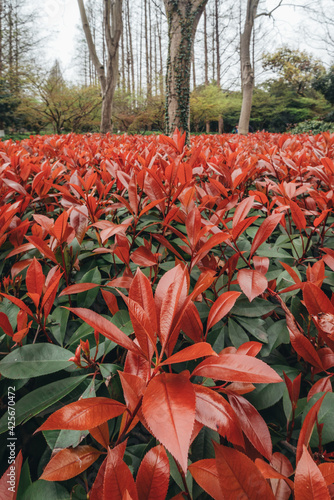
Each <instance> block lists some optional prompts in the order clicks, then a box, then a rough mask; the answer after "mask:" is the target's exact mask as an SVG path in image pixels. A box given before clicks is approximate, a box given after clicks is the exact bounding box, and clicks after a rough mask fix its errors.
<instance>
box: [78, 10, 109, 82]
mask: <svg viewBox="0 0 334 500" xmlns="http://www.w3.org/2000/svg"><path fill="white" fill-rule="evenodd" d="M78 6H79V10H80V16H81V21H82V27H83V30H84V33H85V37H86V41H87V45H88V50H89V54H90V57H91V59H92V62H93V64H94V66H95V69H96V72H97V74H98V75H99V77H101V76H104V67H103V64H101V62H100V60H99V58H98V55H97V53H96V47H95V44H94V41H93V37H92V33H91V30H90V26H89V22H88V19H87V14H86V9H85V5H84V2H83V0H78Z"/></svg>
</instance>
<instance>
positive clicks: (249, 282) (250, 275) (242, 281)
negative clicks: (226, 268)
mask: <svg viewBox="0 0 334 500" xmlns="http://www.w3.org/2000/svg"><path fill="white" fill-rule="evenodd" d="M237 280H238V284H239V286H240V288H241V290H242V291H243V292H244V294H245V295H246V296H247V297H248V299H249V301H250V302H252V300H253V299H255V297H258V296H259V295H261V293H263V292H264V291H265V290H266V288H267V286H268V281H267V278H266V277H265V276H264V275H263V274H261V273H260V272H259V271H254V270H253V269H241V270H240V271H239V272H238V277H237Z"/></svg>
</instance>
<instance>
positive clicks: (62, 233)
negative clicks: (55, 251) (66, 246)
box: [52, 211, 74, 245]
mask: <svg viewBox="0 0 334 500" xmlns="http://www.w3.org/2000/svg"><path fill="white" fill-rule="evenodd" d="M67 221H68V213H67V212H66V211H64V212H63V213H61V214H60V215H59V217H58V218H57V219H56V220H55V223H54V226H53V228H52V232H53V234H54V236H55V237H56V238H57V240H58V241H59V244H60V245H61V244H62V243H64V242H65V241H66V240H67V238H68V237H69V236H70V234H71V233H72V232H74V230H73V228H72V227H71V226H69V225H68V222H67Z"/></svg>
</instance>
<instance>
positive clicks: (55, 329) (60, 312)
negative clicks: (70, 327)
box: [48, 307, 70, 345]
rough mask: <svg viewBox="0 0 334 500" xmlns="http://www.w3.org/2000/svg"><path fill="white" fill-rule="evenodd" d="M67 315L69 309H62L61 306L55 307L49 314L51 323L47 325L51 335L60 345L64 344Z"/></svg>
mask: <svg viewBox="0 0 334 500" xmlns="http://www.w3.org/2000/svg"><path fill="white" fill-rule="evenodd" d="M69 315H70V311H69V310H68V309H64V308H63V307H56V309H55V310H54V311H53V312H52V314H51V316H49V317H50V319H51V321H52V324H51V325H48V327H49V329H50V331H51V333H52V335H53V336H54V338H55V339H56V341H57V342H58V344H60V345H63V344H64V338H65V334H66V327H67V322H68V318H69Z"/></svg>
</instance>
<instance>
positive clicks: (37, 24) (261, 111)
mask: <svg viewBox="0 0 334 500" xmlns="http://www.w3.org/2000/svg"><path fill="white" fill-rule="evenodd" d="M287 3H289V4H290V5H291V2H285V1H284V0H283V1H279V0H277V2H272V1H269V0H268V1H260V2H259V6H258V10H257V15H256V17H255V22H254V29H253V32H252V39H251V47H250V49H251V60H252V67H253V69H254V77H255V87H254V93H253V104H252V113H251V119H250V131H255V130H263V129H264V130H267V131H270V132H285V131H289V132H291V131H292V132H303V131H309V130H313V131H314V132H318V131H321V130H328V129H329V130H332V129H333V127H334V112H333V104H334V69H333V57H334V39H333V32H334V16H333V13H332V11H331V9H330V2H328V1H327V0H322V1H320V2H317V5H316V7H315V6H314V2H300V1H298V0H297V1H295V2H293V5H294V7H295V9H294V11H293V12H295V17H296V19H295V23H294V20H290V22H292V24H293V25H294V24H295V26H296V35H295V39H294V41H293V43H291V37H290V40H289V39H288V38H287V37H286V36H285V35H286V34H285V31H284V30H285V28H284V25H282V23H279V21H278V14H279V11H280V9H282V8H283V7H284V5H285V4H287ZM28 4H29V5H28ZM54 4H56V7H57V8H60V9H61V8H62V5H63V4H64V2H62V1H61V0H59V1H58V2H51V3H50V2H49V3H47V4H46V8H49V10H50V9H51V10H50V12H52V9H54V8H55V5H54ZM246 5H247V2H246V1H244V2H243V1H240V2H237V3H236V2H233V1H231V0H226V1H224V2H223V1H222V0H209V2H208V3H207V5H206V8H205V11H204V13H203V15H202V17H201V19H200V22H199V25H198V29H197V32H196V36H195V43H194V50H193V54H192V64H191V78H190V80H191V94H190V130H191V132H197V133H202V132H204V131H205V132H207V133H209V132H211V133H212V132H218V131H220V132H221V131H224V132H231V131H233V130H234V129H235V125H236V124H237V123H238V121H239V116H240V109H241V104H242V93H241V71H240V34H241V32H242V29H243V26H244V18H245V15H246ZM36 6H37V7H36ZM85 7H86V13H87V17H88V21H89V25H90V29H91V33H92V37H93V40H94V43H95V46H96V51H97V55H98V57H99V59H100V61H101V62H102V64H103V65H106V58H107V50H106V46H105V40H104V36H103V35H104V30H103V2H102V1H98V2H96V1H95V2H93V1H91V0H89V1H86V2H85ZM122 17H123V29H122V34H121V38H120V43H119V71H118V78H117V87H116V91H115V97H114V104H113V112H112V124H113V131H114V132H127V133H144V132H151V131H156V132H158V133H160V132H162V131H164V130H165V101H166V63H167V51H168V26H167V18H166V14H165V9H164V5H163V2H162V1H161V0H135V1H131V2H130V1H129V0H124V1H123V13H122ZM45 19H46V18H45V11H43V9H41V8H40V7H39V4H38V2H37V4H35V3H34V5H33V6H32V5H31V3H28V2H26V1H25V0H0V130H5V132H6V134H7V136H11V137H14V138H15V137H20V135H17V134H27V135H29V134H31V133H67V132H70V131H74V132H79V133H83V132H94V131H98V130H99V123H100V114H101V91H100V87H99V79H98V74H97V71H96V68H95V67H94V64H93V62H92V58H91V56H90V54H89V50H88V46H87V42H86V39H85V35H84V32H83V29H82V25H81V23H77V27H76V33H77V34H76V37H75V43H74V46H73V47H68V52H71V53H73V57H72V60H71V68H70V70H69V69H68V68H67V71H66V72H65V73H64V68H63V67H62V62H61V60H62V53H61V51H62V49H61V47H59V57H58V58H55V59H53V60H50V56H47V55H46V56H44V55H43V46H45V45H46V44H47V43H48V40H50V39H52V37H53V38H56V36H55V33H52V31H50V30H49V31H48V26H47V25H46V23H45ZM73 24H75V20H73ZM286 41H287V42H289V46H288V45H287V43H285V42H286ZM305 46H306V47H308V48H307V50H305V49H304V47H305ZM299 47H301V49H299ZM65 74H66V75H69V76H66V77H65V76H64V75H65ZM7 136H6V137H7Z"/></svg>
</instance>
